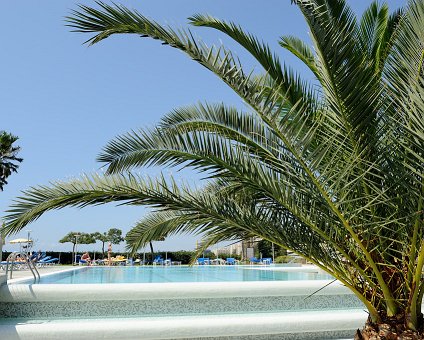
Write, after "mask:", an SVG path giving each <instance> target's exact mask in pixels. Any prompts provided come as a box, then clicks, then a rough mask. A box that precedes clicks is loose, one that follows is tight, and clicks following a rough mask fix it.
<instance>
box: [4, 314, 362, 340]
mask: <svg viewBox="0 0 424 340" xmlns="http://www.w3.org/2000/svg"><path fill="white" fill-rule="evenodd" d="M366 318H367V313H366V312H365V311H361V310H351V311H343V310H338V311H315V312H301V313H300V312H290V313H289V312H286V313H261V314H226V315H200V316H199V315H196V316H173V317H156V318H148V317H147V318H126V319H80V320H75V319H74V320H44V321H43V320H39V321H36V320H34V321H33V322H31V321H26V322H22V323H16V322H9V323H8V322H7V321H4V322H1V323H0V334H2V337H4V338H5V339H8V340H15V339H16V340H17V339H19V340H53V339H61V340H67V339H72V340H77V339H79V340H83V339H103V340H109V339H110V340H112V339H114V340H115V339H116V340H119V339H125V340H131V339H145V340H147V339H188V338H200V337H211V338H219V337H223V338H225V337H229V336H236V337H240V338H243V336H255V335H256V336H257V338H258V339H261V338H266V337H267V336H269V335H273V334H282V335H283V336H282V337H281V338H282V339H284V334H292V335H294V336H295V338H297V339H308V338H314V337H313V336H312V337H308V336H306V334H307V333H316V334H319V333H320V332H322V333H326V332H343V331H346V330H352V337H353V334H354V332H353V331H354V330H355V329H357V328H359V327H361V326H362V325H363V324H364V323H365V320H366ZM302 333H304V334H305V336H306V337H305V336H302ZM296 334H297V335H296ZM291 339H293V337H291ZM314 339H316V338H314Z"/></svg>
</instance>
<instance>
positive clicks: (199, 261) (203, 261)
mask: <svg viewBox="0 0 424 340" xmlns="http://www.w3.org/2000/svg"><path fill="white" fill-rule="evenodd" d="M197 264H199V265H206V264H210V260H209V257H199V258H198V259H197Z"/></svg>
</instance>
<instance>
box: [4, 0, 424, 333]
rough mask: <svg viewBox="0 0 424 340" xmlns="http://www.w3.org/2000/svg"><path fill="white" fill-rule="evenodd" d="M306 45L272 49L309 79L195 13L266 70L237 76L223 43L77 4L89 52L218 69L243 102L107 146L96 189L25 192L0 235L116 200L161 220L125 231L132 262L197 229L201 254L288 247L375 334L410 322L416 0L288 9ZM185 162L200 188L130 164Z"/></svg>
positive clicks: (417, 120)
mask: <svg viewBox="0 0 424 340" xmlns="http://www.w3.org/2000/svg"><path fill="white" fill-rule="evenodd" d="M294 2H295V3H296V5H297V6H298V7H299V8H300V10H301V12H302V14H303V16H304V18H305V20H306V22H307V24H308V25H309V28H310V33H311V39H312V42H313V48H310V47H309V46H307V45H306V44H305V43H303V42H302V41H300V40H299V39H297V38H295V37H292V36H286V37H282V38H281V40H280V45H281V46H282V47H283V48H285V49H287V50H289V51H290V52H292V53H293V54H294V55H296V56H297V57H298V58H299V59H300V60H301V61H302V62H304V63H305V64H306V66H307V67H309V69H310V70H311V71H312V72H313V74H314V75H315V77H316V80H317V82H318V83H319V86H318V87H316V86H312V85H311V84H309V83H308V82H307V81H304V80H302V79H301V78H300V77H299V76H298V75H297V74H296V73H295V72H294V71H293V70H292V69H291V68H290V67H289V66H287V65H284V64H282V63H281V61H280V60H279V58H278V56H277V55H276V54H274V53H272V52H271V50H270V48H269V47H268V46H267V45H266V44H264V43H262V42H261V40H259V39H258V38H256V37H255V36H253V35H252V34H249V33H246V32H244V31H243V29H242V28H241V27H239V26H238V25H236V24H234V23H230V22H225V21H221V20H218V19H216V18H213V17H210V16H204V15H194V16H193V17H191V18H190V22H191V24H192V25H194V26H203V27H209V28H213V29H216V30H219V31H221V32H223V33H225V34H227V35H228V36H230V37H231V38H233V39H234V40H235V41H236V42H238V43H239V44H240V45H241V46H243V47H244V48H245V49H246V50H247V51H249V52H250V53H251V54H252V55H253V57H254V58H256V60H257V62H258V63H259V64H260V65H261V66H262V67H263V70H264V73H263V74H254V73H252V72H247V71H245V70H243V67H242V65H241V64H240V62H239V61H238V60H237V59H236V58H235V57H234V56H233V54H232V52H231V51H229V50H228V49H226V48H225V47H224V46H219V47H215V46H212V47H208V46H206V45H205V44H204V43H202V42H201V41H199V40H196V39H194V38H193V37H192V35H191V33H190V31H185V30H178V31H175V30H173V29H172V28H170V27H163V26H161V25H159V24H158V23H156V22H154V21H152V20H149V19H147V18H146V17H144V16H143V15H141V14H140V13H138V12H137V11H131V10H129V9H127V8H125V7H123V6H119V5H115V6H110V5H107V4H104V3H101V2H98V5H99V6H100V9H93V8H90V7H86V6H84V5H82V6H80V10H79V11H75V12H73V14H72V16H71V17H69V18H68V23H69V25H70V26H71V27H73V28H75V30H76V31H79V32H88V33H95V35H94V36H93V37H92V38H90V39H89V40H88V42H89V43H90V44H95V43H98V42H99V41H101V40H103V39H105V38H107V37H109V36H110V35H113V34H122V33H129V34H137V35H139V36H141V37H151V38H154V39H158V40H160V41H162V43H163V44H166V45H170V46H171V47H174V48H177V49H180V50H182V51H183V52H185V53H186V54H187V55H188V56H189V57H191V58H192V59H194V60H195V61H197V62H199V63H200V64H201V65H203V66H205V67H206V68H207V69H209V70H210V71H212V72H213V73H215V74H216V75H217V76H218V77H219V78H220V79H222V80H223V81H224V82H225V83H226V84H228V86H229V87H230V88H231V89H233V90H234V91H235V92H236V93H237V94H238V95H239V96H240V97H241V98H242V99H243V100H244V101H245V102H246V103H247V104H248V106H249V109H248V110H246V111H244V112H242V111H240V110H237V109H236V108H233V107H230V106H227V105H224V104H210V103H205V104H197V105H194V106H189V107H183V108H180V109H176V110H174V111H173V112H171V113H170V114H168V115H166V116H165V117H164V118H163V119H162V121H161V122H160V124H159V125H158V126H157V127H156V128H155V129H142V130H139V131H136V132H131V133H128V134H126V135H122V136H120V137H118V138H116V139H115V140H113V141H111V142H110V143H109V144H108V145H107V146H106V147H105V148H104V150H103V152H102V154H101V155H100V156H99V158H98V159H99V161H101V162H104V163H106V164H107V166H108V168H107V169H108V175H107V176H106V177H99V176H96V175H94V176H86V177H84V178H82V179H79V180H75V181H72V182H69V183H54V184H52V185H51V186H49V187H38V188H33V189H30V190H28V191H26V192H25V195H24V196H23V197H21V198H19V199H18V200H17V201H16V203H15V204H14V205H13V206H12V208H11V210H10V214H9V216H8V224H7V227H6V230H7V232H9V233H12V232H16V231H18V230H20V229H22V228H23V227H24V226H25V225H26V224H27V223H29V222H31V221H32V220H34V219H36V218H38V217H39V216H41V215H42V214H43V213H44V212H45V211H48V210H51V209H58V208H61V207H65V206H80V207H83V206H87V205H92V204H99V203H107V202H111V201H123V202H124V203H126V204H136V205H138V204H146V205H151V206H154V207H157V208H159V209H158V210H157V211H156V212H154V213H153V214H151V215H149V216H147V217H146V218H145V219H143V220H142V221H140V223H138V224H137V225H136V226H135V227H134V228H133V229H132V231H131V232H130V233H129V234H128V235H127V241H129V243H130V245H131V246H132V248H133V250H137V249H138V248H139V247H141V246H144V245H145V244H147V243H148V242H149V241H151V240H154V239H159V238H160V237H163V236H167V235H170V234H173V233H180V232H188V233H204V234H205V235H206V240H207V242H205V244H204V246H205V247H207V246H209V245H210V244H213V243H216V242H218V241H221V240H228V239H245V238H247V237H251V236H258V237H260V238H263V239H266V240H269V241H271V242H273V243H276V244H278V245H280V246H282V247H283V248H286V249H289V250H292V251H294V252H296V253H298V254H300V255H302V256H303V257H305V258H307V259H308V260H309V261H311V262H313V263H315V264H316V265H317V266H319V267H321V268H322V269H324V270H326V271H327V272H328V273H330V274H331V275H333V276H334V277H336V278H337V279H338V280H340V281H341V282H342V283H343V284H344V285H346V286H347V287H348V288H350V289H351V290H352V291H353V292H354V293H355V294H356V296H357V297H358V298H359V299H360V300H361V301H362V302H363V303H364V305H365V306H366V307H367V309H368V311H369V313H370V320H371V321H372V322H377V323H378V322H383V321H387V320H392V319H393V318H394V319H396V320H402V323H403V324H404V326H405V327H406V328H409V329H419V328H420V327H421V325H422V316H421V301H422V297H423V294H424V281H423V280H422V279H421V274H422V267H423V265H424V241H423V236H424V235H423V234H424V223H423V192H424V90H423V55H424V28H423V26H422V22H424V3H423V2H422V1H410V3H409V5H408V6H407V7H406V8H405V9H402V10H398V11H396V12H394V13H392V14H390V13H389V10H388V8H387V6H386V5H379V4H378V3H377V2H373V3H372V4H371V5H370V7H369V8H368V9H367V10H366V12H365V13H364V15H363V16H362V18H361V19H360V20H358V19H357V18H356V16H355V15H354V14H353V12H352V11H351V9H350V8H349V6H348V5H347V4H346V3H345V1H343V0H331V1H329V0H298V1H294ZM149 165H162V166H190V167H192V168H194V169H198V170H199V171H204V172H206V173H207V174H208V178H209V180H208V182H207V184H206V185H205V186H204V187H203V188H202V189H199V190H194V189H192V188H190V187H189V186H185V185H177V184H176V183H175V181H174V180H173V179H172V178H164V177H161V178H158V179H150V178H141V177H137V176H135V175H132V174H131V173H128V171H130V170H132V169H133V168H135V167H139V166H149Z"/></svg>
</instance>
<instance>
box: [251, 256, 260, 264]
mask: <svg viewBox="0 0 424 340" xmlns="http://www.w3.org/2000/svg"><path fill="white" fill-rule="evenodd" d="M249 261H250V264H262V261H261V260H260V259H258V258H256V257H251V258H250V259H249Z"/></svg>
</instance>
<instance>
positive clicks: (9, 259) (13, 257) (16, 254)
mask: <svg viewBox="0 0 424 340" xmlns="http://www.w3.org/2000/svg"><path fill="white" fill-rule="evenodd" d="M18 257H19V258H21V259H23V260H24V262H25V264H26V265H27V266H28V268H29V269H30V270H31V273H32V275H33V276H34V282H36V281H37V280H40V273H39V272H38V270H37V267H36V266H35V263H34V262H33V261H31V259H30V258H29V257H28V255H27V254H22V253H20V252H13V253H11V254H10V255H9V256H8V257H7V259H6V278H7V274H8V272H9V265H10V277H9V279H12V277H13V269H14V267H15V265H16V264H17V263H16V259H17V258H18ZM19 264H21V262H20V263H19Z"/></svg>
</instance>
